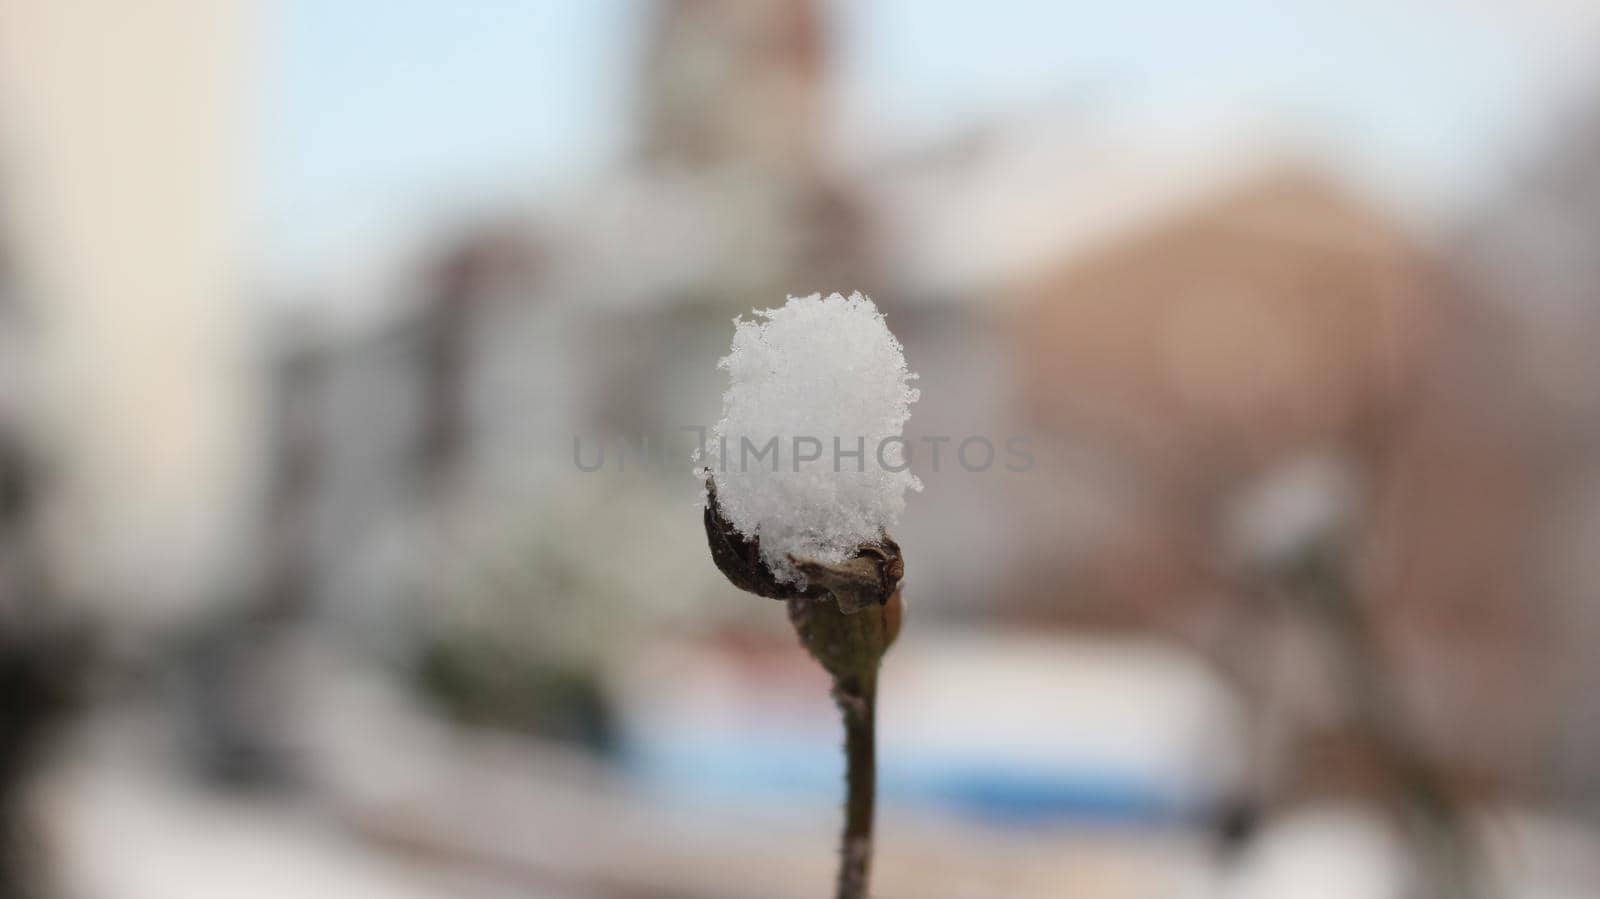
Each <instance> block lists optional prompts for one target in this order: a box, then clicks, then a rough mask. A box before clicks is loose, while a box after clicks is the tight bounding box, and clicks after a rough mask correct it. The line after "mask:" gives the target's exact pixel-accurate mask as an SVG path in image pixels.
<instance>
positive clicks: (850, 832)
mask: <svg viewBox="0 0 1600 899" xmlns="http://www.w3.org/2000/svg"><path fill="white" fill-rule="evenodd" d="M833 699H834V702H835V703H837V704H838V706H839V713H840V716H841V717H842V718H843V719H844V757H845V805H844V833H843V835H842V837H841V839H840V845H839V885H838V892H837V894H836V895H837V897H838V899H867V895H868V893H867V884H868V881H869V878H870V876H871V867H872V817H873V806H874V798H875V796H876V794H877V779H878V764H877V738H876V719H877V705H878V678H877V674H876V672H871V673H867V674H862V675H856V676H850V677H840V678H836V679H835V680H834V684H833Z"/></svg>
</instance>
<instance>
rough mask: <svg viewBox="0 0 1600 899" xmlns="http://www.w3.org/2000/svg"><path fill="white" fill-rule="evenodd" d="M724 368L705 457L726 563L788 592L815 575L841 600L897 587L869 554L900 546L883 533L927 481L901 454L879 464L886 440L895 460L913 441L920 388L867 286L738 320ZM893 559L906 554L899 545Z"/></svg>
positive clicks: (710, 505) (710, 518)
mask: <svg viewBox="0 0 1600 899" xmlns="http://www.w3.org/2000/svg"><path fill="white" fill-rule="evenodd" d="M719 367H720V368H721V369H723V370H724V371H726V372H727V373H728V389H727V391H726V392H725V393H724V394H723V400H722V418H721V420H719V421H718V422H717V425H716V427H715V428H714V429H713V431H712V435H711V436H712V440H711V441H710V446H709V448H708V449H709V456H708V457H707V458H706V460H705V461H706V463H707V465H706V472H707V475H708V480H709V489H708V490H707V533H708V537H709V538H710V539H711V540H712V551H713V553H712V554H713V557H714V558H716V559H717V564H718V566H719V567H720V568H722V570H723V571H724V573H726V574H728V576H729V577H730V579H732V580H733V581H734V583H736V584H738V585H739V586H741V587H742V588H744V589H746V590H749V591H750V592H753V593H758V594H760V595H763V596H772V597H775V598H780V599H786V598H791V597H793V596H798V595H816V593H817V592H818V587H817V586H815V585H814V583H813V582H814V580H816V579H819V578H820V579H822V580H823V581H825V582H826V583H825V584H823V585H822V586H821V588H820V589H821V590H822V591H825V592H829V593H834V594H835V595H837V594H838V593H840V592H852V591H853V589H854V585H859V584H862V583H865V582H875V583H877V584H878V585H879V586H880V587H881V586H882V585H884V584H885V583H887V582H888V581H889V580H893V581H894V582H898V577H894V578H892V579H891V578H889V577H888V574H889V572H890V569H891V568H892V567H893V566H891V565H889V564H888V563H886V562H883V561H882V560H881V559H880V558H878V557H877V556H874V555H873V554H872V553H870V552H867V553H864V552H863V547H868V546H878V547H884V546H893V542H892V541H890V540H888V538H887V536H886V535H887V533H888V531H889V529H890V528H892V527H893V526H894V525H895V524H897V523H898V521H899V518H900V515H901V513H902V512H903V511H904V509H905V492H906V491H907V490H920V489H921V487H922V485H921V483H920V482H919V481H918V480H917V478H916V476H915V475H913V474H911V473H910V472H909V471H907V470H905V469H906V466H904V465H902V464H898V463H899V461H900V460H899V459H898V458H895V460H894V461H895V464H891V465H884V464H880V462H879V458H880V457H881V456H883V455H884V447H888V451H889V453H890V455H891V456H897V454H896V453H895V452H893V451H894V449H895V448H896V447H903V446H904V441H903V440H902V439H901V438H902V431H903V429H904V427H905V423H906V420H907V419H908V418H909V417H910V414H911V411H910V407H911V404H912V403H913V402H916V400H917V396H918V391H917V390H916V388H914V387H912V386H911V383H910V382H911V381H912V380H914V379H915V378H916V375H915V374H912V373H911V372H910V371H909V370H908V369H907V367H906V361H905V353H904V351H903V349H902V348H901V346H900V342H899V341H898V340H896V339H895V337H894V335H893V334H891V333H890V332H889V328H888V325H887V324H886V322H885V320H884V316H883V314H882V313H881V312H879V311H878V309H877V307H876V306H875V305H873V303H872V301H871V300H870V299H868V298H866V297H864V296H862V295H861V294H859V293H856V294H851V295H850V296H849V297H844V296H841V295H839V294H833V295H831V296H828V297H826V298H824V297H822V296H821V295H812V296H808V297H790V298H789V301H788V303H786V304H785V305H784V306H782V307H780V308H777V309H767V310H762V311H758V312H756V313H755V318H754V319H753V320H745V319H743V318H742V317H741V318H737V319H735V320H734V337H733V346H732V349H731V351H730V352H729V354H728V355H727V356H726V357H725V358H723V359H722V360H721V362H720V363H719ZM719 535H720V536H719ZM888 554H889V555H892V556H893V557H894V558H895V560H896V561H897V560H898V557H899V553H898V548H896V549H894V550H893V551H889V552H888ZM736 559H740V560H743V561H742V562H741V563H740V564H738V565H734V564H732V563H734V561H735V560H736ZM845 583H848V584H850V585H852V587H849V588H846V587H844V586H843V585H844V584H845ZM835 588H838V589H835ZM887 589H888V590H892V589H893V585H892V584H889V585H888V587H887ZM885 595H886V594H885Z"/></svg>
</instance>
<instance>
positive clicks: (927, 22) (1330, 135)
mask: <svg viewBox="0 0 1600 899" xmlns="http://www.w3.org/2000/svg"><path fill="white" fill-rule="evenodd" d="M650 7H651V4H650V3H649V2H648V0H280V2H279V3H277V4H276V5H271V6H269V8H268V10H267V12H266V13H265V14H264V21H263V34H264V40H263V44H262V46H263V52H262V53H261V55H260V59H259V73H258V82H257V83H258V85H259V89H260V91H261V98H260V99H261V102H260V104H259V108H260V110H261V117H260V121H259V122H258V125H257V133H258V136H259V143H258V146H259V147H260V150H259V152H258V158H257V160H256V164H257V166H258V168H259V174H260V177H259V178H258V179H257V182H256V186H257V193H256V205H255V210H256V213H257V216H256V221H257V225H258V229H257V231H258V235H257V236H258V238H259V239H260V240H261V242H262V246H263V247H264V250H263V254H264V256H265V259H264V262H265V264H267V265H268V266H269V268H270V267H273V266H282V267H290V268H293V267H298V266H301V265H304V264H307V263H319V262H325V261H327V260H329V259H332V258H337V257H338V256H339V255H340V254H343V253H348V252H352V251H355V250H359V248H361V247H362V246H363V245H365V244H368V243H371V242H374V241H380V240H382V239H384V237H385V235H386V234H387V233H389V232H392V231H393V230H394V229H396V228H401V227H404V225H405V223H406V222H408V221H416V220H421V219H423V218H425V217H428V216H437V215H441V214H443V215H448V214H451V213H452V212H460V211H465V210H470V209H472V208H474V207H478V206H482V205H486V204H490V203H492V202H494V201H495V200H496V199H497V198H502V197H505V196H507V195H508V194H509V195H514V196H519V197H528V198H537V197H538V196H539V195H540V193H541V192H544V191H552V190H560V189H562V188H563V187H564V186H567V185H571V184H575V183H581V182H582V180H583V179H584V178H587V177H591V176H593V175H595V174H598V173H602V172H604V170H605V168H606V166H607V165H608V164H610V163H611V162H612V161H613V160H615V159H616V157H617V156H618V154H619V153H620V152H621V150H622V149H623V148H624V147H625V146H626V142H627V139H628V131H627V122H628V114H629V111H630V104H631V102H632V97H631V94H630V91H631V84H632V77H633V72H634V67H635V58H636V51H637V47H638V45H639V39H640V36H641V34H642V33H643V29H644V26H645V24H646V23H645V18H646V17H645V13H647V12H648V11H649V9H650ZM832 8H833V9H834V10H835V11H836V14H837V15H836V26H837V27H836V35H835V36H836V38H837V41H838V43H837V47H838V50H839V59H838V62H839V67H840V68H839V78H838V82H837V88H838V91H839V103H840V109H841V117H840V123H839V124H840V128H841V129H844V130H846V131H849V130H852V129H858V130H859V129H866V128H868V127H870V128H871V129H872V131H873V134H874V138H873V139H872V140H868V141H866V143H867V144H868V145H872V144H889V145H893V144H895V143H896V142H897V141H898V142H899V143H901V144H903V143H905V142H908V141H911V142H914V141H915V140H916V139H919V138H927V137H933V136H937V135H938V134H940V133H943V132H948V131H950V130H951V129H954V128H958V127H960V126H962V125H964V124H969V123H971V122H974V121H982V120H992V119H996V118H1003V117H1004V116H1005V115H1006V114H1007V113H1008V112H1014V111H1017V110H1025V109H1034V108H1039V107H1041V106H1046V105H1049V104H1053V103H1061V104H1071V103H1076V104H1086V105H1087V106H1088V107H1089V108H1090V109H1091V110H1093V109H1099V110H1103V111H1110V112H1114V113H1115V114H1117V115H1119V116H1123V117H1128V116H1134V117H1146V118H1148V120H1150V121H1151V122H1153V123H1161V124H1172V123H1179V124H1181V123H1184V122H1185V121H1186V120H1193V121H1195V122H1202V123H1203V122H1204V121H1205V120H1207V119H1208V118H1209V117H1213V116H1215V117H1219V118H1222V117H1226V116H1230V115H1231V116H1233V117H1234V118H1237V117H1238V114H1239V113H1240V112H1244V113H1247V114H1249V115H1259V116H1260V117H1261V118H1262V119H1263V120H1265V121H1269V122H1275V123H1278V124H1279V125H1281V126H1283V127H1284V128H1287V129H1289V130H1291V131H1293V132H1294V133H1296V134H1299V135H1301V136H1302V137H1303V138H1304V139H1305V140H1306V141H1307V142H1308V143H1310V144H1312V145H1314V146H1316V147H1318V148H1319V149H1320V150H1322V151H1323V152H1325V153H1327V154H1328V156H1329V157H1330V158H1332V159H1333V160H1334V161H1335V162H1336V163H1339V164H1342V165H1345V166H1347V167H1348V169H1349V170H1350V171H1351V172H1352V173H1353V175H1354V176H1355V177H1358V178H1366V179H1368V180H1369V181H1370V182H1371V183H1372V184H1373V185H1375V186H1376V187H1377V189H1378V190H1380V191H1384V192H1388V193H1391V194H1394V195H1395V196H1396V199H1397V201H1398V202H1400V203H1411V202H1420V203H1423V204H1428V203H1436V202H1441V201H1442V202H1449V201H1451V200H1452V199H1454V198H1457V197H1459V196H1462V195H1465V194H1469V193H1470V192H1471V191H1473V190H1475V189H1477V188H1479V187H1481V186H1482V183H1483V182H1484V181H1485V180H1486V179H1488V178H1491V177H1492V176H1493V173H1495V172H1496V171H1498V169H1499V167H1500V166H1501V164H1502V163H1503V161H1504V157H1505V156H1506V154H1507V153H1508V152H1509V150H1510V148H1512V147H1514V146H1515V145H1516V144H1517V140H1518V138H1519V137H1520V136H1523V135H1525V134H1526V133H1527V132H1529V131H1530V130H1532V129H1533V128H1534V127H1535V126H1536V125H1537V120H1538V115H1539V114H1540V110H1541V109H1542V106H1541V104H1544V103H1546V101H1547V100H1548V99H1549V95H1551V94H1552V93H1553V92H1554V91H1555V90H1556V88H1555V85H1558V84H1559V83H1560V82H1561V79H1562V78H1564V77H1569V76H1568V74H1567V73H1566V72H1565V70H1563V69H1562V62H1561V60H1560V58H1559V56H1560V53H1559V50H1560V48H1559V46H1557V44H1556V43H1553V42H1552V41H1553V38H1554V37H1555V36H1560V37H1563V38H1568V39H1572V33H1573V32H1575V31H1579V30H1582V28H1588V27H1589V26H1590V25H1591V24H1592V23H1590V22H1589V20H1588V18H1587V17H1578V18H1559V19H1558V18H1553V17H1552V16H1545V17H1544V18H1539V17H1532V18H1524V19H1511V18H1508V17H1507V13H1506V11H1505V9H1504V8H1497V7H1496V6H1494V5H1493V4H1485V5H1479V4H1475V3H1473V2H1471V0H1454V2H1452V0H1389V2H1379V0H1328V2H1317V3H1310V2H1299V3H1291V2H1286V0H1208V2H1206V3H1194V2H1189V0H1119V2H1117V3H1062V2H1048V0H1034V2H1029V0H987V2H983V3H973V2H937V0H835V2H833V3H832ZM1530 8H1532V7H1530ZM1580 26H1582V28H1580ZM1586 33H1587V32H1586ZM1572 40H1573V43H1574V44H1576V43H1577V42H1576V40H1575V39H1572ZM1583 46H1590V45H1589V44H1583ZM1571 55H1576V52H1575V51H1573V52H1572V53H1571ZM879 134H881V135H883V137H882V138H881V139H880V138H878V137H877V135H879ZM859 143H861V142H860V141H847V144H848V145H857V144H859Z"/></svg>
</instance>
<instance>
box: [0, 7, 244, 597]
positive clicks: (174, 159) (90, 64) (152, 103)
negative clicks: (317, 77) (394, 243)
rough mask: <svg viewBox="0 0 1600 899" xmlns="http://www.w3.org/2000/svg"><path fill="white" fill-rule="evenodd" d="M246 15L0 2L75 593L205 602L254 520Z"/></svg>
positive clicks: (29, 296)
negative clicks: (244, 161)
mask: <svg viewBox="0 0 1600 899" xmlns="http://www.w3.org/2000/svg"><path fill="white" fill-rule="evenodd" d="M246 19H247V17H246V5H245V3H244V2H242V0H141V2H137V3H128V2H120V0H0V214H4V215H5V216H6V219H7V221H6V226H7V227H6V232H7V233H8V235H9V239H10V240H11V241H12V242H13V243H14V244H15V246H14V251H15V256H16V257H17V259H18V260H19V263H20V271H19V273H18V275H19V278H20V280H21V292H22V294H23V296H24V299H25V301H26V302H28V303H29V304H30V305H32V306H34V307H35V312H36V313H37V314H36V318H37V320H38V321H39V324H40V325H41V329H42V330H41V333H42V335H43V340H42V342H41V346H40V349H41V350H42V358H43V364H42V373H43V376H44V377H43V383H44V384H46V385H47V387H46V389H45V390H43V391H41V392H40V393H39V394H38V400H39V402H38V410H37V411H38V412H39V414H40V418H39V421H40V422H41V423H42V425H43V428H42V433H43V434H44V435H45V436H44V439H45V440H46V443H47V447H46V453H47V459H48V462H49V464H50V468H51V470H52V474H53V475H54V476H56V477H57V478H58V486H59V487H60V488H61V490H60V493H59V494H58V496H59V498H60V506H59V510H58V511H59V513H60V514H59V521H58V524H59V531H58V533H59V536H61V537H62V538H63V539H62V542H61V544H60V545H61V546H62V548H63V549H64V550H66V555H64V556H63V562H64V565H63V573H64V575H65V576H66V577H67V578H68V581H67V583H66V586H67V587H68V588H69V589H70V590H72V591H73V592H75V593H76V594H77V595H81V596H85V597H90V598H96V599H111V600H112V601H113V602H114V603H115V606H116V608H117V610H118V611H119V612H123V611H126V612H129V613H131V614H133V615H135V616H136V617H138V618H140V619H146V618H147V617H148V615H149V613H157V614H160V613H162V612H164V611H165V610H170V609H171V608H172V605H173V604H174V603H179V604H182V605H187V604H188V603H189V602H191V601H193V600H194V599H195V598H197V597H199V596H202V595H204V594H206V593H208V592H210V588H211V584H210V579H211V578H212V577H213V576H214V574H215V573H216V572H217V571H218V570H220V569H219V566H220V565H221V564H222V560H223V559H224V558H225V557H226V555H227V553H228V551H229V542H230V540H232V539H233V536H232V535H234V534H236V532H237V528H236V527H235V526H234V525H235V524H236V523H237V521H236V519H237V516H238V513H239V510H240V509H241V508H242V507H243V504H242V503H241V501H240V500H241V499H242V498H243V491H242V486H243V484H244V477H245V476H244V474H243V473H244V472H245V471H246V470H247V469H248V468H249V466H248V465H246V464H245V463H246V461H247V459H246V447H247V446H248V445H249V441H248V440H246V439H245V434H244V431H245V429H246V423H247V422H248V421H249V420H250V415H249V411H248V410H249V407H248V404H247V402H246V398H247V391H246V389H245V381H244V379H243V377H242V375H243V368H242V365H241V362H242V360H241V355H240V347H241V340H240V338H241V336H242V335H241V333H240V329H241V325H242V323H243V307H242V305H241V300H240V296H239V294H240V286H239V279H238V271H237V269H238V263H239V245H240V241H239V232H240V226H241V202H240V201H241V195H240V194H241V191H240V183H241V178H240V171H239V167H240V163H241V149H242V147H243V146H244V145H245V142H244V140H243V139H242V138H243V135H242V134H241V124H242V122H243V120H244V116H243V114H242V111H243V107H244V103H243V101H244V99H245V90H244V87H245V85H246V83H247V82H246V77H245V75H246V67H247V56H248V54H247V53H246V52H244V51H245V50H246V40H245V37H246V35H245V30H244V29H245V26H246V24H247V22H246Z"/></svg>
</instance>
